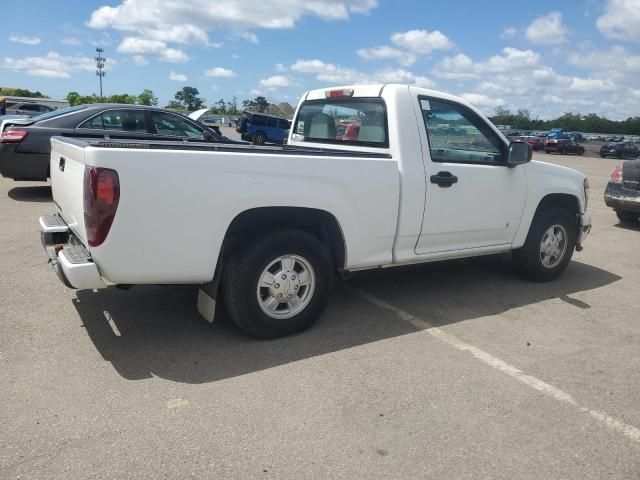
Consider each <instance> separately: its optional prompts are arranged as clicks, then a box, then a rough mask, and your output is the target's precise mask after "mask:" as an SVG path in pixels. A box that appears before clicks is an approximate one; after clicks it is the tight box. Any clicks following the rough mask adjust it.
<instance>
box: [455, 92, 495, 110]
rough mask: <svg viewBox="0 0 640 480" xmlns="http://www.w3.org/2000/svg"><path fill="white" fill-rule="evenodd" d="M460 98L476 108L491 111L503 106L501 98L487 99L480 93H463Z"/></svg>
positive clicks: (487, 97)
mask: <svg viewBox="0 0 640 480" xmlns="http://www.w3.org/2000/svg"><path fill="white" fill-rule="evenodd" d="M460 96H461V97H462V98H464V99H465V100H466V101H467V102H469V103H471V104H473V105H475V106H476V107H478V108H485V109H486V108H489V109H493V108H496V107H497V106H499V105H504V100H503V99H502V98H495V97H489V96H487V95H484V94H482V93H463V94H462V95H460Z"/></svg>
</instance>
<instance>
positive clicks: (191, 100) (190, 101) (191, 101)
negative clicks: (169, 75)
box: [173, 87, 205, 111]
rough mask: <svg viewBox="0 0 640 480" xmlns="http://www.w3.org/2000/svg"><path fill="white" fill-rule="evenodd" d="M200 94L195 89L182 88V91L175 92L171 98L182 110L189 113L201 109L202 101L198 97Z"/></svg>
mask: <svg viewBox="0 0 640 480" xmlns="http://www.w3.org/2000/svg"><path fill="white" fill-rule="evenodd" d="M199 94H200V92H199V91H198V89H197V88H195V87H182V90H179V91H178V92H176V94H175V95H174V97H173V98H175V99H176V102H178V103H179V104H180V105H181V106H182V107H183V108H186V109H187V110H189V111H193V110H199V109H201V108H203V107H204V106H205V105H204V99H203V98H201V97H199V96H198V95H199Z"/></svg>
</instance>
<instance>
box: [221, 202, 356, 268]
mask: <svg viewBox="0 0 640 480" xmlns="http://www.w3.org/2000/svg"><path fill="white" fill-rule="evenodd" d="M292 227H293V228H299V229H301V230H305V231H306V232H309V233H310V234H312V235H313V236H315V237H316V238H317V239H318V240H320V241H321V242H322V243H323V244H324V245H325V246H326V247H327V249H328V250H329V253H330V255H331V258H332V260H333V264H334V267H335V268H336V269H340V268H342V267H344V264H345V260H346V246H345V242H344V236H343V235H342V230H341V228H340V225H339V224H338V221H337V220H336V218H335V217H334V216H333V215H331V214H330V213H329V212H326V211H324V210H318V209H315V208H302V207H261V208H252V209H250V210H246V211H244V212H242V213H241V214H239V215H238V216H237V217H236V218H234V219H233V221H232V222H231V225H229V228H228V229H227V233H226V235H225V239H224V244H223V253H224V252H228V251H230V250H231V249H233V248H234V247H235V246H236V245H238V243H239V242H240V241H241V240H243V239H245V238H246V237H247V235H246V234H247V232H252V233H254V234H255V232H258V231H261V230H273V229H278V228H292Z"/></svg>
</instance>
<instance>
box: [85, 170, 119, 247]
mask: <svg viewBox="0 0 640 480" xmlns="http://www.w3.org/2000/svg"><path fill="white" fill-rule="evenodd" d="M119 201H120V179H119V178H118V172H116V171H115V170H112V169H110V168H98V167H85V168H84V226H85V229H86V231H87V242H88V243H89V246H91V247H97V246H98V245H101V244H102V243H103V242H104V241H105V240H106V238H107V235H108V234H109V230H110V229H111V224H112V223H113V219H114V217H115V215H116V210H117V209H118V202H119Z"/></svg>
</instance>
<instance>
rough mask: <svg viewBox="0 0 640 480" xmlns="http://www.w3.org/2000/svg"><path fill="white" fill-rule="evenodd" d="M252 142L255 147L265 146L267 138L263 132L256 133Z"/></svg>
mask: <svg viewBox="0 0 640 480" xmlns="http://www.w3.org/2000/svg"><path fill="white" fill-rule="evenodd" d="M252 141H253V144H254V145H264V142H266V141H267V136H266V135H265V134H264V133H262V132H256V133H255V135H254V136H253V140H252Z"/></svg>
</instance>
